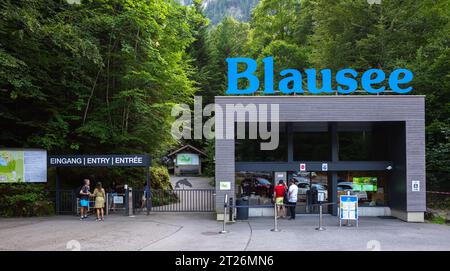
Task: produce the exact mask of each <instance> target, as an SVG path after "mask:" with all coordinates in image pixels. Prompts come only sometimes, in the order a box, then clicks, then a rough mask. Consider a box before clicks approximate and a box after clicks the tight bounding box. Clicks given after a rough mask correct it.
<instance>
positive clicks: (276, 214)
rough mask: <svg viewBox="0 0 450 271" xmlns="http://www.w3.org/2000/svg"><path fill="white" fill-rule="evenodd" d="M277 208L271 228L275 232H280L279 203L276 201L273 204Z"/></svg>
mask: <svg viewBox="0 0 450 271" xmlns="http://www.w3.org/2000/svg"><path fill="white" fill-rule="evenodd" d="M273 206H274V208H275V210H274V216H273V229H271V231H274V232H279V231H280V230H279V229H278V218H277V216H278V208H277V207H278V204H277V203H276V202H275V204H274V205H273Z"/></svg>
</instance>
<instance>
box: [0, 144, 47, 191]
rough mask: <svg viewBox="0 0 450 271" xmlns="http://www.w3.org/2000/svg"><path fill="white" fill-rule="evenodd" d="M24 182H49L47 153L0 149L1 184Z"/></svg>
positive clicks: (43, 151) (42, 151)
mask: <svg viewBox="0 0 450 271" xmlns="http://www.w3.org/2000/svg"><path fill="white" fill-rule="evenodd" d="M23 182H25V183H40V182H47V152H46V151H45V150H31V149H30V150H27V149H23V150H20V149H18V150H14V149H0V183H23Z"/></svg>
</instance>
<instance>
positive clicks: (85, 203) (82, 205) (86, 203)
mask: <svg viewBox="0 0 450 271" xmlns="http://www.w3.org/2000/svg"><path fill="white" fill-rule="evenodd" d="M80 206H81V207H88V206H89V201H88V200H85V199H82V200H80Z"/></svg>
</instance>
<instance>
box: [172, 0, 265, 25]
mask: <svg viewBox="0 0 450 271" xmlns="http://www.w3.org/2000/svg"><path fill="white" fill-rule="evenodd" d="M258 2H259V0H203V6H204V7H205V15H206V17H207V18H208V19H210V20H211V25H215V24H218V23H219V22H220V21H221V20H222V18H223V17H224V16H232V17H234V18H235V19H237V20H239V21H243V22H247V21H249V20H250V16H251V11H252V9H253V8H254V7H255V6H256V5H257V4H258ZM180 3H181V4H182V5H189V4H191V3H192V0H180Z"/></svg>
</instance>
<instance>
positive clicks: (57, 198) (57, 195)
mask: <svg viewBox="0 0 450 271" xmlns="http://www.w3.org/2000/svg"><path fill="white" fill-rule="evenodd" d="M60 190H61V189H60V185H59V169H58V168H56V180H55V204H56V214H57V215H59V213H60V210H61V209H60V205H61V191H60Z"/></svg>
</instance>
